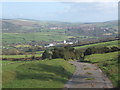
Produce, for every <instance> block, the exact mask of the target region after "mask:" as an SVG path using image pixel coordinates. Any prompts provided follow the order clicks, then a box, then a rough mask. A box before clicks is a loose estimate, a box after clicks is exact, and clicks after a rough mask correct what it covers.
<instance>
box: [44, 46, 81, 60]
mask: <svg viewBox="0 0 120 90" xmlns="http://www.w3.org/2000/svg"><path fill="white" fill-rule="evenodd" d="M81 55H82V53H81V52H80V50H75V49H74V48H73V47H68V46H65V47H55V48H54V49H52V50H45V52H44V53H43V55H42V59H55V58H64V59H65V60H69V59H72V60H74V59H77V60H79V59H80V58H81Z"/></svg>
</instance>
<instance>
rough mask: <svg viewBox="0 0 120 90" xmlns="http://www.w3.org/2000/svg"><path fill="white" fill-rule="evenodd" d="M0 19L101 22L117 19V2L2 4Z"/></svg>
mask: <svg viewBox="0 0 120 90" xmlns="http://www.w3.org/2000/svg"><path fill="white" fill-rule="evenodd" d="M1 4H2V15H0V18H8V19H12V18H24V19H35V20H42V21H44V20H45V21H64V22H103V21H109V20H117V19H118V2H2V3H0V5H1Z"/></svg>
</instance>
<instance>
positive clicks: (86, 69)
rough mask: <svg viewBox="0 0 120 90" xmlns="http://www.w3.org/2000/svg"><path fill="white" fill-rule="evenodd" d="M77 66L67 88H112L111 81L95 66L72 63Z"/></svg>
mask: <svg viewBox="0 0 120 90" xmlns="http://www.w3.org/2000/svg"><path fill="white" fill-rule="evenodd" d="M70 63H71V64H73V65H75V66H76V71H75V73H74V74H73V76H72V78H71V79H70V80H69V81H68V82H67V83H66V84H65V86H64V87H65V88H112V87H113V86H112V83H111V81H110V80H109V79H108V78H107V77H106V76H105V75H104V74H103V72H102V71H101V70H100V69H99V68H98V67H97V66H95V65H94V64H90V63H82V62H77V61H70Z"/></svg>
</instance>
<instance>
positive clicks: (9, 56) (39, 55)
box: [2, 54, 42, 58]
mask: <svg viewBox="0 0 120 90" xmlns="http://www.w3.org/2000/svg"><path fill="white" fill-rule="evenodd" d="M32 56H33V55H32V54H29V55H2V58H26V57H32ZM34 56H35V57H41V56H42V54H34Z"/></svg>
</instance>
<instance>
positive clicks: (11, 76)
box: [3, 59, 75, 88]
mask: <svg viewBox="0 0 120 90" xmlns="http://www.w3.org/2000/svg"><path fill="white" fill-rule="evenodd" d="M6 62H7V63H6ZM11 62H15V61H9V62H8V61H3V88H62V87H63V86H64V84H65V83H66V81H67V80H68V78H69V77H70V76H71V74H72V73H73V72H74V70H75V67H74V66H73V65H71V64H69V63H68V62H67V61H65V60H62V59H54V60H44V61H28V62H24V61H23V62H22V61H21V62H19V63H17V62H16V63H15V64H14V63H13V64H10V63H11Z"/></svg>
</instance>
